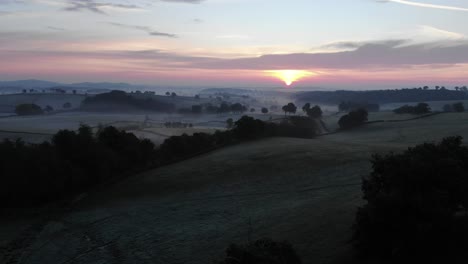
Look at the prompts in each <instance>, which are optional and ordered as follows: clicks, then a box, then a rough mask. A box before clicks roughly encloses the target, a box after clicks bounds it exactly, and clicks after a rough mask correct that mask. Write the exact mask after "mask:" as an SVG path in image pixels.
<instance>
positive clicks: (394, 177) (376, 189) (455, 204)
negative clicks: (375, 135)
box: [354, 137, 468, 263]
mask: <svg viewBox="0 0 468 264" xmlns="http://www.w3.org/2000/svg"><path fill="white" fill-rule="evenodd" d="M372 165H373V166H372V167H373V170H372V172H371V174H370V175H369V176H368V177H366V178H365V179H364V180H363V183H362V190H363V192H364V199H365V200H366V202H367V203H366V204H365V205H364V206H363V207H361V208H359V210H358V212H357V216H356V223H355V234H354V241H355V242H356V246H357V248H358V249H359V250H360V252H361V253H362V254H363V256H370V257H384V258H390V259H393V260H396V262H397V263H402V262H405V263H411V262H412V261H413V263H416V262H418V263H426V262H428V263H454V262H452V261H453V260H454V259H458V260H462V261H463V262H456V263H464V262H465V261H466V257H467V255H468V253H467V252H466V248H467V246H468V214H467V213H466V212H467V211H468V192H467V190H468V148H467V147H465V146H463V145H462V138H461V137H449V138H445V139H443V140H442V141H441V142H440V143H425V144H421V145H418V146H416V147H413V148H409V149H408V150H406V151H405V152H403V153H401V154H395V153H389V154H386V155H374V156H373V158H372ZM462 255H463V256H462ZM415 260H417V261H415ZM414 261H415V262H414Z"/></svg>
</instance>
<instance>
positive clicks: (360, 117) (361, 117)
mask: <svg viewBox="0 0 468 264" xmlns="http://www.w3.org/2000/svg"><path fill="white" fill-rule="evenodd" d="M368 116H369V114H368V112H367V110H366V109H362V108H361V109H357V110H354V111H351V112H349V114H347V115H344V116H342V117H341V118H340V120H339V121H338V125H339V126H340V128H341V129H350V128H353V127H357V126H360V125H362V124H364V123H365V122H367V118H368Z"/></svg>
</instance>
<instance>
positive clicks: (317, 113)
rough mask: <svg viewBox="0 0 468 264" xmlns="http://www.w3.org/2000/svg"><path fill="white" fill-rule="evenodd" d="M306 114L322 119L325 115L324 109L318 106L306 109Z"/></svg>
mask: <svg viewBox="0 0 468 264" xmlns="http://www.w3.org/2000/svg"><path fill="white" fill-rule="evenodd" d="M306 113H307V115H308V116H309V117H311V118H321V117H322V114H323V112H322V109H321V108H320V106H318V105H316V106H314V107H312V108H308V109H306Z"/></svg>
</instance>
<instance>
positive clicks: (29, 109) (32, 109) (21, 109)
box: [15, 104, 44, 115]
mask: <svg viewBox="0 0 468 264" xmlns="http://www.w3.org/2000/svg"><path fill="white" fill-rule="evenodd" d="M15 113H16V114H17V115H42V114H43V113H44V111H43V110H42V108H41V107H40V106H38V105H36V104H20V105H17V106H16V108H15Z"/></svg>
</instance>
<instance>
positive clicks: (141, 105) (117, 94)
mask: <svg viewBox="0 0 468 264" xmlns="http://www.w3.org/2000/svg"><path fill="white" fill-rule="evenodd" d="M81 108H82V109H83V110H97V111H100V110H106V111H109V110H128V109H135V110H146V111H155V112H174V111H175V105H174V104H172V103H165V102H160V101H157V100H154V99H153V98H147V99H138V98H135V97H133V96H131V95H129V94H127V93H126V92H124V91H111V92H109V93H103V94H98V95H96V96H92V97H87V98H86V99H85V100H84V101H83V103H82V105H81Z"/></svg>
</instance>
